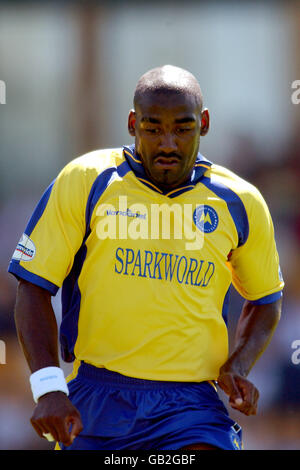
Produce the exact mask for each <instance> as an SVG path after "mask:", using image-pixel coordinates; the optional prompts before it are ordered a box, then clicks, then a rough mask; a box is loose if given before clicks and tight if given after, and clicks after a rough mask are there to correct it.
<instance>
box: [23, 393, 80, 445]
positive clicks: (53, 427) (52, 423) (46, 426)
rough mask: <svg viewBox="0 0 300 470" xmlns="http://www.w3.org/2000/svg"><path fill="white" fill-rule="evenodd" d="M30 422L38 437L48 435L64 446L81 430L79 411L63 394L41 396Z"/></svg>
mask: <svg viewBox="0 0 300 470" xmlns="http://www.w3.org/2000/svg"><path fill="white" fill-rule="evenodd" d="M30 421H31V424H32V426H33V427H34V429H35V430H36V432H37V433H38V435H39V436H40V437H43V438H45V436H44V435H43V433H50V434H51V435H52V436H53V438H54V440H55V441H57V442H62V443H63V444H64V445H65V446H69V445H71V444H72V442H73V440H74V439H75V437H76V436H78V434H79V433H80V432H81V431H82V429H83V426H82V422H81V418H80V413H79V411H78V410H77V409H76V408H75V407H74V405H73V404H72V403H71V401H70V400H69V398H68V397H67V395H66V394H65V393H63V392H50V393H47V394H46V395H43V396H41V397H40V398H39V400H38V403H37V405H36V407H35V410H34V413H33V416H32V418H31V420H30Z"/></svg>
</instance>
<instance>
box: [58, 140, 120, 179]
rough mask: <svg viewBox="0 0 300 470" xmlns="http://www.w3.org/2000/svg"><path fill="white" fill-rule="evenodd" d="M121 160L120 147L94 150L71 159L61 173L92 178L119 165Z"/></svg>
mask: <svg viewBox="0 0 300 470" xmlns="http://www.w3.org/2000/svg"><path fill="white" fill-rule="evenodd" d="M123 160H124V157H123V151H122V148H116V149H100V150H94V151H92V152H88V153H86V154H84V155H81V156H79V157H77V158H75V159H73V160H71V161H70V162H69V163H68V164H67V165H66V166H65V167H64V168H63V169H62V171H61V175H64V176H67V175H68V176H72V177H74V178H76V176H77V177H79V178H80V177H81V178H82V177H84V178H92V179H93V178H96V177H97V176H98V175H100V174H101V173H102V172H103V171H105V170H107V169H108V168H112V167H116V166H118V165H120V164H121V163H122V161H123Z"/></svg>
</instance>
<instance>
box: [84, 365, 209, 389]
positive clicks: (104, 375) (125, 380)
mask: <svg viewBox="0 0 300 470" xmlns="http://www.w3.org/2000/svg"><path fill="white" fill-rule="evenodd" d="M77 377H82V378H86V379H90V380H93V381H95V382H100V383H107V384H111V385H119V386H131V387H134V388H143V389H146V388H148V389H161V388H174V387H186V386H187V385H197V386H199V385H201V384H207V385H209V386H210V387H211V386H213V387H214V385H213V383H212V382H210V381H207V382H175V381H174V382H173V381H161V380H148V379H138V378H135V377H128V376H126V375H123V374H120V373H119V372H115V371H111V370H108V369H105V368H102V367H95V366H93V365H91V364H87V363H86V362H81V364H80V366H79V369H78V374H77Z"/></svg>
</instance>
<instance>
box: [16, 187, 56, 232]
mask: <svg viewBox="0 0 300 470" xmlns="http://www.w3.org/2000/svg"><path fill="white" fill-rule="evenodd" d="M54 183H55V180H54V181H52V183H51V184H50V185H49V186H48V188H47V189H46V191H45V192H44V194H43V195H42V197H41V199H40V201H39V203H38V205H37V206H36V208H35V210H34V212H33V214H32V216H31V218H30V220H29V222H28V225H27V227H26V229H25V231H24V233H26V235H28V236H30V235H31V233H32V232H33V229H34V228H35V226H36V224H37V223H38V221H39V220H40V218H41V217H42V215H43V213H44V210H45V208H46V206H47V204H48V201H49V197H50V194H51V191H52V188H53V185H54Z"/></svg>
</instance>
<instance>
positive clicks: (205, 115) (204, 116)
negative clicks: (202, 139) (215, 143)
mask: <svg viewBox="0 0 300 470" xmlns="http://www.w3.org/2000/svg"><path fill="white" fill-rule="evenodd" d="M209 121H210V118H209V111H208V109H207V108H205V109H203V111H202V113H201V131H200V135H202V136H203V135H206V134H207V133H208V129H209Z"/></svg>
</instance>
